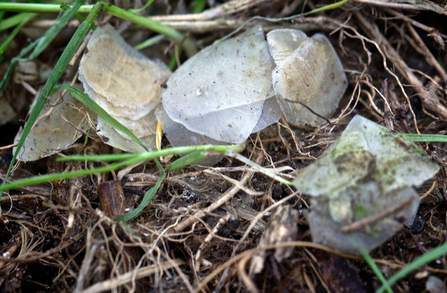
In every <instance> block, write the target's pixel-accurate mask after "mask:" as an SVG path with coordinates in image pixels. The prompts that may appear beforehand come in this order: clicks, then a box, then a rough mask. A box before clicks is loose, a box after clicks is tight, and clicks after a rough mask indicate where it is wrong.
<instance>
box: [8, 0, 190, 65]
mask: <svg viewBox="0 0 447 293" xmlns="http://www.w3.org/2000/svg"><path fill="white" fill-rule="evenodd" d="M14 4H15V5H14ZM98 4H100V5H102V6H103V8H104V10H105V11H106V12H107V13H108V14H110V15H113V16H116V17H119V18H122V19H125V20H128V21H131V22H133V23H135V24H139V25H141V26H143V27H145V28H148V29H150V30H152V31H154V32H157V33H160V34H163V35H165V36H167V37H169V38H171V39H172V40H173V41H175V42H176V43H177V44H179V45H182V46H183V48H184V49H185V52H186V54H187V55H188V57H191V56H193V55H194V54H195V53H197V46H196V45H195V44H194V42H193V41H192V40H191V39H190V38H186V37H185V35H184V34H182V33H180V32H179V31H177V30H175V29H173V28H171V27H169V26H166V25H164V24H161V23H159V22H156V21H153V20H152V19H149V18H146V17H143V16H139V15H136V14H134V13H132V12H129V11H126V10H124V9H121V8H119V7H117V6H114V5H110V4H109V3H107V2H104V1H99V2H97V3H96V5H98ZM92 9H93V6H91V5H83V6H81V7H80V8H79V10H78V13H88V12H90V11H91V10H92ZM60 10H61V7H60V6H59V5H51V4H30V3H0V11H15V12H52V13H58V12H59V11H60Z"/></svg>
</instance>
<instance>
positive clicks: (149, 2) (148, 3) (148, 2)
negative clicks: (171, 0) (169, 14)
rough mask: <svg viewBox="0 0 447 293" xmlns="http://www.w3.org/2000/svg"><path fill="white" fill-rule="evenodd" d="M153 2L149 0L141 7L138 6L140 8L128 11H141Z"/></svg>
mask: <svg viewBox="0 0 447 293" xmlns="http://www.w3.org/2000/svg"><path fill="white" fill-rule="evenodd" d="M153 2H154V0H149V1H147V3H146V5H144V6H143V7H142V8H140V9H129V12H131V13H138V12H141V11H143V10H144V9H146V8H148V7H149V5H151V4H152V3H153Z"/></svg>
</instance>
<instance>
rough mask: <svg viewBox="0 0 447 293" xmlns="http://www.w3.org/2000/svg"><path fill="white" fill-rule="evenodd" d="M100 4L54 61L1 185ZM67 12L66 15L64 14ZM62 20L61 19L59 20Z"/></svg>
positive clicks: (79, 2)
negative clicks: (54, 63) (54, 64)
mask: <svg viewBox="0 0 447 293" xmlns="http://www.w3.org/2000/svg"><path fill="white" fill-rule="evenodd" d="M82 2H83V0H77V1H76V2H75V5H73V6H72V7H71V8H70V9H68V10H67V12H66V13H64V15H63V16H62V19H63V20H64V21H65V22H68V20H69V19H70V18H71V16H72V15H73V14H74V13H75V12H76V10H77V9H78V8H79V6H80V5H81V3H82ZM99 8H100V6H99V5H97V8H96V9H93V10H92V12H91V13H90V14H89V16H88V18H87V20H86V21H85V22H83V23H81V25H80V26H79V28H78V29H77V30H76V33H75V34H74V35H73V37H72V38H71V40H70V42H69V43H68V45H67V46H66V47H65V50H64V52H63V53H62V56H61V57H60V58H59V60H58V61H57V63H56V66H55V67H54V69H53V71H52V72H51V74H50V77H49V78H48V80H47V82H46V83H45V86H44V87H43V89H42V91H41V93H40V96H39V98H38V100H37V102H36V104H35V106H34V108H33V110H32V111H31V114H30V116H29V118H28V121H27V122H26V124H25V127H24V128H23V133H22V136H21V137H20V140H19V143H18V145H17V149H16V151H15V153H14V155H13V158H12V160H11V164H10V165H9V168H8V171H7V172H6V175H5V179H4V181H3V183H2V186H4V185H5V184H6V181H7V178H8V176H9V173H10V172H11V169H12V166H13V165H14V162H15V160H16V158H17V155H18V153H19V151H20V149H21V148H22V146H23V143H24V142H25V139H26V137H27V136H28V133H29V132H30V130H31V128H32V127H33V125H34V122H35V121H36V119H37V117H38V116H39V113H40V111H41V110H42V108H43V106H44V105H45V102H46V100H47V99H48V96H49V94H50V93H51V91H52V89H53V87H54V86H55V84H56V83H57V81H58V80H59V78H60V77H61V76H62V73H63V72H64V71H65V68H66V67H67V65H68V63H69V62H70V60H71V58H72V57H73V55H74V53H75V52H76V50H77V49H78V47H79V45H80V44H81V42H82V40H83V39H84V37H85V35H86V34H87V32H88V30H89V28H90V24H91V23H92V22H93V20H94V19H95V18H96V16H97V15H98V13H99ZM65 14H67V16H66V15H65ZM61 21H62V20H61ZM42 43H44V42H41V43H40V44H39V43H38V44H37V45H36V46H42ZM1 197H2V192H0V199H1Z"/></svg>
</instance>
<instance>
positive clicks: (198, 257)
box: [195, 214, 231, 272]
mask: <svg viewBox="0 0 447 293" xmlns="http://www.w3.org/2000/svg"><path fill="white" fill-rule="evenodd" d="M230 218H231V214H227V215H226V216H225V217H223V218H220V220H219V222H218V223H217V224H216V226H214V228H213V230H212V231H211V232H210V234H208V236H206V238H205V240H204V241H203V242H202V244H201V245H200V247H199V249H198V250H197V253H196V257H195V260H196V266H195V269H196V272H199V271H200V262H201V258H202V251H203V249H204V248H205V245H206V244H207V243H208V242H210V241H211V240H212V239H213V238H214V235H215V234H216V233H217V231H219V229H220V227H222V226H223V225H225V224H226V223H227V222H228V220H230Z"/></svg>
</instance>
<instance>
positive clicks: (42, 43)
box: [0, 0, 84, 96]
mask: <svg viewBox="0 0 447 293" xmlns="http://www.w3.org/2000/svg"><path fill="white" fill-rule="evenodd" d="M0 4H2V3H0ZM81 4H82V0H77V1H76V2H75V4H74V5H73V6H71V8H70V9H67V11H66V12H65V13H63V14H62V15H61V16H60V17H58V18H57V19H56V22H55V24H54V25H53V26H52V27H50V28H49V29H48V30H47V31H46V32H45V34H44V35H43V36H42V37H41V38H39V39H37V40H36V42H33V45H34V50H33V52H31V54H30V56H29V57H27V58H22V57H23V56H24V55H25V54H26V53H25V54H19V55H20V57H19V56H17V57H15V58H13V59H12V60H11V63H10V64H9V67H8V70H7V71H6V74H5V76H4V77H3V80H2V83H1V84H0V96H1V95H2V94H3V91H4V90H5V88H6V84H7V82H8V80H9V78H10V77H11V74H12V71H13V69H14V67H15V65H16V64H17V62H19V61H23V62H26V61H31V60H34V59H35V58H36V57H37V56H39V55H40V53H42V51H43V50H45V49H46V47H47V46H48V45H49V44H50V43H51V42H52V41H53V39H54V38H55V37H56V36H57V35H58V34H59V32H60V31H61V29H62V28H63V27H64V26H65V25H66V24H67V23H68V21H69V20H70V19H71V18H72V17H73V15H74V14H75V13H76V11H77V10H78V9H79V7H80V6H81ZM79 28H81V27H79ZM79 28H78V30H77V31H76V32H78V31H79ZM75 35H76V34H75ZM73 37H74V36H73ZM82 38H84V37H82ZM70 42H71V41H70ZM77 47H79V45H78V46H77ZM77 47H76V49H77ZM67 48H68V45H67ZM67 48H66V50H67ZM27 52H28V51H27ZM64 52H65V50H64ZM61 58H62V57H61ZM70 59H71V57H70ZM64 70H65V67H64ZM61 74H62V72H61Z"/></svg>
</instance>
